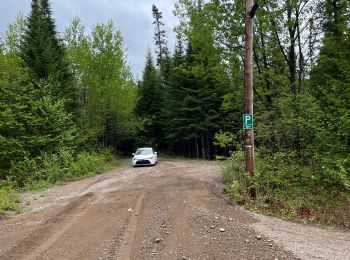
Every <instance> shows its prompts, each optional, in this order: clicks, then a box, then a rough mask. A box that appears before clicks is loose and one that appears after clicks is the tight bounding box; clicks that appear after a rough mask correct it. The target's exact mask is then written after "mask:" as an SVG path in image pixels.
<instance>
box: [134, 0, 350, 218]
mask: <svg viewBox="0 0 350 260" xmlns="http://www.w3.org/2000/svg"><path fill="white" fill-rule="evenodd" d="M244 2H245V1H243V0H239V1H224V0H222V1H221V0H219V1H216V0H215V1H197V0H192V1H191V0H190V1H188V0H179V1H178V3H177V4H176V10H175V13H176V15H177V16H178V18H179V20H180V25H179V26H178V27H177V28H176V32H177V35H178V37H177V38H178V40H177V43H176V46H175V51H174V54H173V55H172V56H171V58H170V67H169V70H167V71H166V73H164V69H163V68H162V66H164V64H167V63H166V62H164V63H162V62H159V60H160V61H162V57H160V56H159V50H160V47H159V39H158V37H157V36H159V35H160V34H159V31H157V28H156V30H155V40H156V41H155V44H156V50H157V52H156V53H157V55H158V56H157V57H158V62H157V64H158V67H156V68H154V66H153V65H152V63H151V62H150V55H149V54H148V56H147V57H148V58H147V64H146V69H145V71H144V78H143V80H142V82H140V84H139V86H140V89H141V90H142V89H144V86H147V88H148V89H151V88H152V85H154V86H161V87H155V88H154V89H157V90H158V91H160V93H159V94H157V96H158V97H159V96H160V97H162V100H159V99H157V98H156V99H154V98H153V97H152V96H150V95H147V94H145V92H143V91H140V92H139V94H140V96H139V102H141V103H143V104H146V103H147V104H148V106H149V107H152V108H153V110H152V111H147V112H149V113H151V114H152V113H157V111H158V112H159V111H160V113H161V116H160V117H157V124H158V125H159V126H158V127H159V128H160V129H161V130H162V131H161V134H158V135H157V132H154V131H151V133H152V134H151V136H152V137H153V139H154V140H157V144H158V145H159V147H161V148H163V149H164V148H165V149H166V150H167V151H171V152H173V153H175V154H178V155H185V156H190V157H202V158H212V157H213V156H214V155H217V157H218V158H222V157H223V156H228V154H229V153H230V152H233V154H234V155H233V159H232V160H233V161H232V165H231V166H230V167H229V168H228V169H226V170H225V173H224V182H225V185H226V187H227V190H228V191H230V192H231V194H234V195H235V196H236V200H237V201H241V202H244V203H248V202H249V201H250V198H249V196H248V195H249V191H251V189H252V188H254V189H256V190H257V194H258V197H257V201H258V202H261V204H260V205H261V206H262V207H263V208H264V207H265V208H269V209H270V210H272V211H273V210H274V209H276V211H278V210H280V211H283V212H289V211H290V212H292V213H290V214H292V215H293V217H298V216H299V215H300V216H304V217H309V218H310V219H312V218H314V219H315V220H317V217H315V216H316V215H318V216H320V215H322V214H321V212H322V210H324V212H323V215H324V216H325V217H324V219H323V220H320V219H318V220H320V221H325V222H327V221H329V222H336V221H334V220H333V219H331V217H330V216H331V212H332V210H335V211H337V212H350V211H349V206H348V205H349V197H350V189H349V188H350V160H349V152H350V141H349V140H350V135H349V131H350V128H349V120H350V114H349V111H350V96H349V93H350V92H349V91H350V82H349V80H350V73H349V71H350V70H349V68H350V67H349V66H350V62H349V58H350V57H349V55H350V48H349V47H350V46H349V43H350V38H349V37H350V27H349V23H348V21H349V13H350V7H349V2H348V1H346V0H322V1H313V0H298V1H294V0H291V1H289V0H286V1H277V0H276V1H274V0H273V1H263V2H262V3H259V4H260V9H259V10H258V13H257V16H256V18H255V19H254V35H255V38H254V94H255V99H254V108H255V137H256V138H255V143H256V146H257V148H258V151H259V152H258V153H257V158H256V165H257V166H256V173H255V177H254V179H249V178H248V177H247V176H246V172H245V169H244V167H243V166H244V156H243V153H242V151H241V150H242V146H243V144H244V143H243V140H244V137H243V131H242V130H241V128H242V125H241V124H242V123H241V122H242V113H243V111H244V109H243V108H244V106H243V100H244V87H243V86H244V78H243V75H244V16H243V15H242V14H243V13H244V12H245V6H244ZM157 11H158V13H159V10H158V9H157ZM154 17H155V22H154V23H155V24H158V21H157V17H156V16H154ZM160 17H161V15H160ZM162 25H163V24H162ZM165 34H166V32H165V31H162V35H165ZM157 39H158V41H157ZM161 42H162V43H163V47H162V48H163V49H164V48H165V47H164V44H166V42H164V41H161ZM184 46H186V47H184ZM317 46H318V47H317ZM163 60H164V58H163ZM150 64H151V65H152V66H151V67H152V69H151V70H149V68H150ZM157 70H158V71H157ZM150 71H152V73H151V74H152V75H153V76H152V81H150V75H151V74H150ZM159 75H160V76H159ZM156 80H158V83H157V82H155V81H156ZM154 89H152V90H153V91H154ZM148 93H149V92H148ZM153 100H154V102H153ZM147 115H148V116H149V114H148V113H147ZM140 116H142V111H141V112H140ZM150 128H151V126H150V127H149V128H148V129H150ZM146 131H147V126H146ZM334 200H335V201H337V203H334V202H333V201H334ZM258 204H259V203H258ZM331 205H333V206H331ZM337 206H338V207H337ZM327 208H328V209H327ZM293 212H294V213H293ZM313 213H315V214H313ZM298 214H299V215H298ZM282 215H283V214H282ZM348 215H349V214H339V216H343V218H342V219H341V220H340V218H341V217H339V219H338V220H339V221H338V223H341V224H343V225H348V221H346V219H347V218H348Z"/></svg>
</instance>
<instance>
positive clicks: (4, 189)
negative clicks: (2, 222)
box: [0, 180, 20, 216]
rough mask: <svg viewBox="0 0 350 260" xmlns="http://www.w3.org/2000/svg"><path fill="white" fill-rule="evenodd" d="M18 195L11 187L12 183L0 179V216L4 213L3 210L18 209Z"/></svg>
mask: <svg viewBox="0 0 350 260" xmlns="http://www.w3.org/2000/svg"><path fill="white" fill-rule="evenodd" d="M18 199H19V197H18V195H17V193H16V191H15V190H14V188H13V184H12V183H11V182H9V181H1V180H0V216H2V215H4V214H5V211H8V210H12V211H15V212H19V211H20V207H19V206H18V204H17V202H18Z"/></svg>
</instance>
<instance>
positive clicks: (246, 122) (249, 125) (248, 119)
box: [243, 114, 253, 129]
mask: <svg viewBox="0 0 350 260" xmlns="http://www.w3.org/2000/svg"><path fill="white" fill-rule="evenodd" d="M243 129H253V114H244V115H243Z"/></svg>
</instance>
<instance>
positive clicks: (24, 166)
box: [9, 149, 117, 190]
mask: <svg viewBox="0 0 350 260" xmlns="http://www.w3.org/2000/svg"><path fill="white" fill-rule="evenodd" d="M115 166H117V161H116V159H115V157H114V156H113V154H112V152H111V151H109V150H103V151H100V152H88V151H83V152H80V153H78V154H74V151H73V150H70V149H60V150H58V151H57V153H50V154H49V153H43V154H42V155H41V156H39V157H37V158H34V159H30V158H25V159H24V160H23V161H21V162H17V163H16V164H14V165H13V166H12V168H11V169H10V177H9V179H10V180H12V181H13V182H14V183H15V184H16V185H17V186H18V187H20V188H22V189H24V190H33V189H34V190H36V189H41V188H45V187H48V186H50V185H53V184H56V183H64V182H67V181H73V180H78V179H81V178H84V177H88V176H92V175H94V174H98V173H101V172H104V171H106V170H108V169H111V168H113V167H115Z"/></svg>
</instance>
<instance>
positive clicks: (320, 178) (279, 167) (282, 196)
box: [223, 152, 350, 228]
mask: <svg viewBox="0 0 350 260" xmlns="http://www.w3.org/2000/svg"><path fill="white" fill-rule="evenodd" d="M333 162H334V163H333V164H330V163H328V164H322V161H318V162H317V163H314V164H313V165H312V166H310V165H308V166H305V165H301V163H299V162H298V161H297V160H296V159H295V156H294V155H293V154H290V153H289V154H284V153H278V154H274V155H273V156H272V155H262V154H259V153H258V152H257V154H256V166H255V171H254V177H249V176H248V175H247V173H246V171H245V162H244V154H243V152H236V153H233V154H232V156H231V158H230V162H229V164H228V165H227V166H225V167H224V168H223V182H224V191H225V192H226V193H227V194H229V196H231V197H232V199H233V200H234V201H235V202H236V203H238V204H241V205H243V206H244V207H246V208H248V209H250V210H252V211H255V212H257V213H263V214H266V215H272V216H277V217H281V218H284V219H289V220H294V221H299V222H304V223H318V224H327V225H335V226H338V227H343V228H350V187H349V179H350V176H349V171H348V169H349V165H348V164H349V162H348V161H347V160H346V159H345V160H344V159H341V158H338V160H333ZM339 162H341V163H339ZM252 190H254V191H255V192H256V199H252V198H251V191H252Z"/></svg>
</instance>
